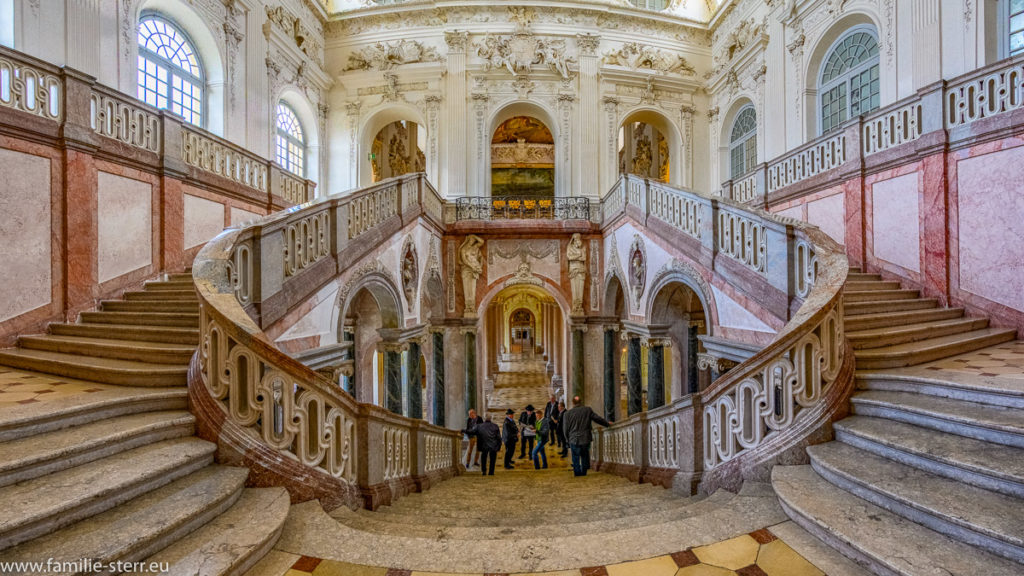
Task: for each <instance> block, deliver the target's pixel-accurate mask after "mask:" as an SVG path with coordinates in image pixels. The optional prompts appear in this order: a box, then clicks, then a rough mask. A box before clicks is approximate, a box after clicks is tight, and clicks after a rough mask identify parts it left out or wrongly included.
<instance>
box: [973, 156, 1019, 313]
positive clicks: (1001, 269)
mask: <svg viewBox="0 0 1024 576" xmlns="http://www.w3.org/2000/svg"><path fill="white" fill-rule="evenodd" d="M1021 166H1024V147H1017V148H1011V149H1009V150H1003V151H1000V152H994V153H992V154H986V155H984V156H978V157H976V158H970V159H967V160H961V161H960V163H959V164H958V168H957V189H958V198H957V205H958V210H959V238H960V258H959V261H960V288H962V289H963V290H967V291H968V292H971V293H974V294H977V295H978V296H982V297H984V298H988V299H989V300H993V301H995V302H999V303H1000V304H1004V305H1006V306H1010V307H1011V308H1014V309H1016V310H1024V290H1022V289H1021V278H1024V228H1022V227H1021V222H1022V221H1024V195H1022V194H1021V193H1020V183H1021V180H1020V167H1021Z"/></svg>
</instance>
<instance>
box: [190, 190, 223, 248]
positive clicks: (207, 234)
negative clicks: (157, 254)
mask: <svg viewBox="0 0 1024 576" xmlns="http://www.w3.org/2000/svg"><path fill="white" fill-rule="evenodd" d="M223 229H224V205H223V204H221V203H220V202H214V201H212V200H207V199H206V198H200V197H198V196H192V195H190V194H186V195H185V248H186V249H188V248H192V247H193V246H198V245H200V244H202V243H204V242H207V241H209V240H211V239H212V238H213V237H214V236H216V235H217V234H220V232H221V230H223Z"/></svg>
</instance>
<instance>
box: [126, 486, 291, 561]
mask: <svg viewBox="0 0 1024 576" xmlns="http://www.w3.org/2000/svg"><path fill="white" fill-rule="evenodd" d="M288 509H289V497H288V491H287V490H285V489H284V488H249V489H246V490H245V491H244V492H242V495H241V497H240V498H239V499H238V501H237V502H235V504H234V505H233V506H232V507H231V508H229V509H228V510H227V511H226V512H224V513H223V514H221V515H220V516H217V517H216V518H214V519H213V520H212V521H211V522H209V523H208V524H206V525H205V526H203V527H201V528H199V529H198V530H196V531H195V532H193V533H191V534H189V535H188V536H186V537H185V538H182V539H181V540H179V541H178V542H175V543H174V544H171V545H170V546H168V547H167V548H165V549H163V550H161V551H160V552H158V553H156V554H154V555H152V556H150V557H149V558H147V559H146V562H147V563H149V562H156V563H160V564H164V565H167V566H169V570H168V573H169V574H189V575H192V576H221V575H224V576H235V575H239V576H240V575H242V574H244V573H245V572H246V571H247V570H249V568H251V567H252V566H253V565H255V564H256V563H257V562H259V561H260V559H261V558H263V556H264V555H265V554H266V553H267V552H269V551H270V549H271V548H273V547H274V544H276V543H277V540H278V538H279V537H280V536H281V530H282V528H283V527H284V522H285V519H286V518H287V517H288ZM135 573H136V572H126V573H125V574H135ZM140 574H149V573H148V572H141V573H140Z"/></svg>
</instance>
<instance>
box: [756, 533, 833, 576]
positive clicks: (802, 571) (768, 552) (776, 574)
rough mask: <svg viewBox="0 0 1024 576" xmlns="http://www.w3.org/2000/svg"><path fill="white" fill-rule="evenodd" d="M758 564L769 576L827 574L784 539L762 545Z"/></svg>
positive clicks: (816, 575)
mask: <svg viewBox="0 0 1024 576" xmlns="http://www.w3.org/2000/svg"><path fill="white" fill-rule="evenodd" d="M757 565H758V567H760V568H761V569H762V570H764V573H765V574H767V575H768V576H825V573H824V572H822V571H821V570H818V569H817V568H816V567H815V566H814V565H813V564H811V563H810V562H808V561H807V560H805V559H804V558H803V557H802V556H800V555H799V554H797V553H796V551H794V550H793V549H792V548H790V547H789V546H788V545H787V544H786V543H785V542H783V541H782V540H776V541H775V542H771V543H769V544H765V545H764V546H761V551H760V552H759V553H758V555H757Z"/></svg>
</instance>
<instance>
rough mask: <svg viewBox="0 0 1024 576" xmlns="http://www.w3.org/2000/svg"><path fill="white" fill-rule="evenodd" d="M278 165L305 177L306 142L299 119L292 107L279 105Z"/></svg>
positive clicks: (283, 104) (281, 103) (282, 103)
mask: <svg viewBox="0 0 1024 576" xmlns="http://www.w3.org/2000/svg"><path fill="white" fill-rule="evenodd" d="M277 163H278V164H280V165H281V166H282V167H283V168H284V169H285V170H287V171H289V172H291V173H293V174H297V175H299V176H305V172H306V140H305V137H304V136H303V134H302V125H301V124H299V117H298V116H296V115H295V111H294V110H292V108H291V106H288V105H287V104H285V103H284V102H279V103H278V104H277Z"/></svg>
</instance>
